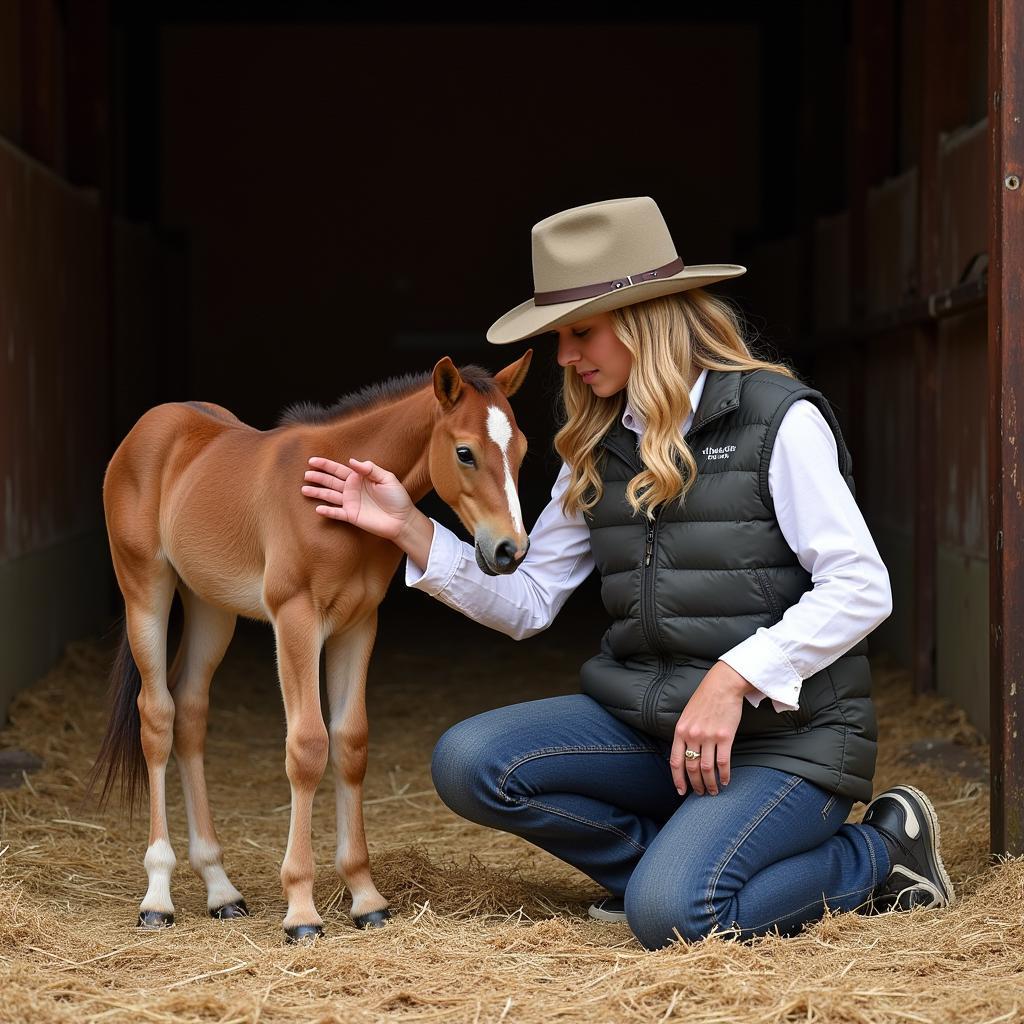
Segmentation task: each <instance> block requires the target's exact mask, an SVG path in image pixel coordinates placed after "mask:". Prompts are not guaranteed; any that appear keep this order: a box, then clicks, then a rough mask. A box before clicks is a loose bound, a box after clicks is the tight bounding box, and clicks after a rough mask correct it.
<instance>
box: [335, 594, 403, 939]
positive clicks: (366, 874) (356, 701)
mask: <svg viewBox="0 0 1024 1024" xmlns="http://www.w3.org/2000/svg"><path fill="white" fill-rule="evenodd" d="M376 632H377V614H376V612H374V613H373V614H372V615H370V616H369V617H368V618H366V619H364V620H363V621H362V622H361V623H359V624H358V625H356V626H353V627H351V628H350V629H348V630H346V631H345V632H344V633H336V634H335V635H334V636H331V637H329V638H328V639H327V697H328V700H329V702H330V708H331V730H330V731H331V763H332V764H333V766H334V781H335V791H336V796H337V804H338V851H337V855H336V857H335V862H334V863H335V867H336V868H337V870H338V874H339V875H341V877H342V878H343V879H344V881H345V883H346V884H347V885H348V887H349V890H350V891H351V893H352V919H353V921H355V923H356V924H357V925H358V926H359V927H360V928H371V927H375V926H377V925H381V924H383V923H384V922H385V921H386V920H387V919H388V918H389V917H390V916H391V915H390V913H389V912H388V902H387V900H386V899H384V897H383V896H381V894H380V893H379V892H378V891H377V887H376V886H375V885H374V884H373V878H372V877H371V876H370V857H369V852H368V851H367V849H366V832H365V830H364V828H363V778H364V777H365V775H366V742H367V733H368V729H367V722H366V669H367V665H368V663H369V660H370V653H371V651H372V650H373V640H374V637H375V636H376Z"/></svg>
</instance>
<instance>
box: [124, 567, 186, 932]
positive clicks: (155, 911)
mask: <svg viewBox="0 0 1024 1024" xmlns="http://www.w3.org/2000/svg"><path fill="white" fill-rule="evenodd" d="M114 567H115V569H116V571H117V579H118V583H119V584H120V586H121V592H122V594H123V595H124V604H125V628H126V630H127V634H128V644H129V646H130V647H131V651H132V657H133V658H134V659H135V664H136V665H137V666H138V668H139V675H140V676H141V677H142V689H141V691H140V692H139V699H138V706H139V718H140V730H141V739H142V751H143V754H144V755H145V758H146V768H147V770H148V774H149V846H148V848H147V850H146V858H145V865H146V872H147V874H148V876H149V888H148V889H147V890H146V896H145V898H144V899H143V901H142V905H141V906H140V908H139V925H140V926H142V927H144V928H163V927H166V926H168V925H171V924H173V923H174V904H173V903H172V902H171V872H173V870H174V864H175V858H174V851H173V850H172V849H171V842H170V836H169V834H168V831H167V801H166V796H165V792H166V790H165V786H166V774H167V759H168V758H169V757H170V754H171V739H172V732H173V728H174V701H173V700H172V699H171V695H170V693H169V691H168V689H167V619H168V616H169V615H170V611H171V601H172V600H173V598H174V587H175V583H176V582H177V573H176V572H175V571H174V569H173V568H172V567H171V565H170V564H169V563H168V562H167V560H166V559H164V558H163V557H161V556H160V555H157V556H156V557H154V558H142V557H133V558H126V557H122V556H120V555H119V554H118V553H115V554H114Z"/></svg>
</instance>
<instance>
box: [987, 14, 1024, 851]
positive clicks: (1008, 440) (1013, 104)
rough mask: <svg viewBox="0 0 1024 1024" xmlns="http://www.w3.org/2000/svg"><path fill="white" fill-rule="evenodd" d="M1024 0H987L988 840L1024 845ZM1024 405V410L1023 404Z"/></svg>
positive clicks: (996, 847) (995, 847)
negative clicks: (989, 156) (1023, 56)
mask: <svg viewBox="0 0 1024 1024" xmlns="http://www.w3.org/2000/svg"><path fill="white" fill-rule="evenodd" d="M1021 47H1024V0H989V63H988V69H989V70H988V80H989V91H988V92H989V99H988V119H989V131H990V133H991V154H992V162H991V173H990V175H989V181H990V189H991V193H990V194H991V204H990V207H989V209H990V213H989V256H990V261H989V288H988V356H989V410H988V411H989V416H988V440H989V446H988V451H989V466H988V469H989V616H990V618H989V624H990V637H989V640H990V648H989V650H990V661H989V665H990V685H991V697H990V707H991V750H992V761H991V772H992V788H991V812H992V817H991V850H992V853H993V854H1001V853H1008V854H1012V855H1018V854H1021V853H1024V810H1022V804H1024V563H1022V561H1021V542H1022V540H1024V466H1022V464H1021V444H1022V443H1024V438H1022V437H1021V430H1022V428H1024V422H1022V420H1021V415H1020V411H1019V410H1018V405H1022V404H1024V401H1022V400H1024V349H1022V344H1024V341H1022V335H1024V284H1022V282H1024V269H1022V268H1024V186H1022V179H1024V125H1022V124H1021V119H1022V118H1024V68H1022V66H1021V60H1020V54H1021V52H1022V51H1021ZM1021 411H1024V410H1021Z"/></svg>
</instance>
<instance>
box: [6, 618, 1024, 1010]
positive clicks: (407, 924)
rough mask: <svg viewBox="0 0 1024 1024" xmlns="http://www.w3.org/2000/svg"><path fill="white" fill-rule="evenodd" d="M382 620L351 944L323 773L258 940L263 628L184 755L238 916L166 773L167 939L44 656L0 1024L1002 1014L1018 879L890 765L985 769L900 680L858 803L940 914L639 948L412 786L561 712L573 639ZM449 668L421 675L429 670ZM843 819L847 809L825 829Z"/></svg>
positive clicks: (79, 687) (1016, 870)
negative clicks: (912, 833)
mask: <svg viewBox="0 0 1024 1024" xmlns="http://www.w3.org/2000/svg"><path fill="white" fill-rule="evenodd" d="M426 604H430V602H428V601H426V600H425V599H424V600H423V602H422V605H426ZM422 605H420V606H417V612H418V613H419V612H420V611H421V610H422ZM432 616H433V617H432ZM453 620H459V621H458V622H455V621H453ZM385 627H386V622H385V623H384V624H382V631H381V636H380V638H379V640H378V645H377V649H376V652H375V655H374V663H373V666H372V668H371V674H370V700H369V706H370V723H371V739H370V768H369V772H368V776H367V786H366V820H367V833H368V837H369V842H370V848H371V858H372V865H373V870H374V876H375V879H376V881H377V885H378V887H379V888H380V890H381V891H382V892H383V893H384V894H385V895H386V896H387V897H388V898H389V899H390V900H391V902H392V909H393V911H394V912H395V914H396V920H395V921H394V922H393V923H392V924H391V925H389V926H388V927H387V928H384V929H380V930H377V931H373V932H360V931H357V930H356V929H355V928H353V927H352V925H351V922H350V919H349V918H348V916H347V913H346V906H347V899H346V894H345V892H344V889H343V887H341V886H340V885H339V883H338V881H337V878H336V876H335V875H334V874H333V871H332V867H331V865H332V861H333V833H334V826H333V799H332V795H331V792H330V787H331V782H330V779H329V777H328V778H325V780H324V783H323V785H322V787H321V790H320V792H319V793H318V796H317V801H316V805H315V817H314V848H315V851H316V856H317V863H318V870H317V879H316V894H317V901H318V906H319V907H320V910H321V913H322V914H323V916H324V919H325V923H326V926H327V934H326V936H325V937H324V938H323V939H320V940H318V941H317V942H316V943H315V944H313V945H303V946H297V947H296V946H286V945H285V944H284V943H283V942H282V932H281V919H282V917H283V914H284V902H283V898H282V896H281V891H280V883H279V880H278V870H279V867H280V860H281V856H282V853H283V850H284V845H285V841H286V834H287V827H288V808H287V803H288V786H287V780H286V778H285V774H284V763H283V762H284V749H283V736H284V724H283V713H282V711H281V704H280V697H279V696H278V693H277V689H276V677H275V675H274V662H273V657H272V646H271V642H270V636H269V632H268V631H267V630H265V629H262V628H259V627H256V626H255V625H251V624H244V625H243V627H241V628H240V630H239V636H237V637H236V639H235V642H234V644H233V646H232V649H231V651H230V652H229V654H228V657H227V659H226V660H225V663H224V665H223V666H222V668H221V670H220V672H219V673H218V676H217V678H216V679H215V682H214V693H213V698H212V703H213V707H212V711H211V723H210V736H209V744H208V757H207V766H208V781H209V785H210V792H211V799H212V803H213V807H214V813H215V816H216V819H217V824H218V830H219V833H220V838H221V841H222V844H223V846H224V849H225V866H226V868H227V870H228V873H229V875H230V877H231V878H232V880H233V881H234V882H235V884H236V885H237V886H238V887H239V888H240V889H241V890H242V892H243V893H244V895H245V897H246V899H247V901H248V903H249V907H250V909H251V911H252V915H253V916H252V917H251V918H249V919H246V920H240V921H231V922H217V921H212V920H210V919H209V918H208V917H207V916H206V902H205V893H204V891H203V887H202V884H201V882H200V880H199V879H198V878H197V877H196V876H195V875H194V874H193V873H192V872H191V870H190V869H189V867H188V863H187V832H186V827H185V818H184V811H183V808H182V801H181V795H180V787H179V785H178V784H177V777H176V773H175V772H174V771H173V768H172V770H171V772H170V773H169V776H168V777H169V780H170V785H169V807H168V810H169V818H170V823H171V839H172V843H173V845H174V848H175V852H176V854H177V856H178V868H177V870H176V872H175V876H174V890H173V891H174V898H175V905H176V908H175V909H176V916H177V921H178V923H177V925H176V926H175V927H174V928H172V929H169V930H167V931H164V932H144V931H138V930H136V929H135V928H134V927H133V924H134V921H135V917H136V913H137V907H138V902H139V900H140V898H141V896H142V894H143V892H144V891H145V887H146V886H145V872H144V869H143V866H142V856H143V853H144V850H145V844H146V831H147V821H146V820H144V819H145V815H143V819H141V820H140V819H139V818H138V817H137V818H136V819H135V821H134V823H133V824H132V825H131V826H129V824H128V823H127V821H126V820H125V819H124V818H123V817H121V816H119V813H118V811H117V809H116V808H111V809H109V810H107V811H105V812H103V813H100V812H99V811H98V810H97V809H96V807H95V805H94V804H93V803H91V802H83V786H82V782H81V780H82V779H83V778H84V776H85V774H86V772H87V770H88V768H89V765H90V764H91V761H92V758H93V757H94V755H95V753H96V750H97V748H98V745H99V739H100V736H101V734H102V729H103V726H104V722H105V698H104V691H105V686H106V682H105V676H106V672H107V668H108V665H109V661H110V657H111V653H112V641H111V640H110V638H106V639H102V640H101V639H97V640H94V641H89V642H82V643H76V644H73V645H71V646H70V647H69V648H68V649H67V652H66V655H65V657H64V659H63V660H62V662H61V663H60V664H59V665H58V666H57V667H56V668H55V669H54V670H53V671H52V672H51V673H50V674H48V675H47V676H46V677H45V678H43V679H41V680H39V681H38V682H37V683H36V684H35V685H34V686H33V687H31V688H29V689H28V690H26V691H24V692H23V693H21V694H20V695H19V696H18V698H17V699H16V701H15V703H14V705H13V706H12V708H11V712H10V717H11V721H10V724H9V725H8V727H7V728H6V730H4V731H3V732H2V733H0V748H2V747H18V748H21V749H24V750H27V751H31V752H33V753H35V754H38V755H39V756H40V757H42V759H43V761H44V767H43V768H42V769H41V770H40V771H38V772H35V773H33V774H30V775H27V776H26V784H24V785H22V787H21V788H19V789H17V790H6V791H0V1021H2V1022H20V1021H32V1022H36V1021H76V1022H84V1021H90V1022H91V1021H97V1022H98V1021H122V1020H132V1021H154V1022H165V1021H218V1022H228V1021H239V1022H241V1021H247V1022H254V1021H288V1022H291V1021H384V1020H386V1021H392V1020H393V1021H403V1022H406V1021H407V1022H413V1021H466V1022H474V1021H479V1022H501V1021H505V1022H509V1024H511V1022H517V1021H518V1022H527V1024H532V1022H539V1021H541V1020H551V1021H557V1022H571V1021H588V1022H592V1021H666V1020H673V1019H678V1020H686V1021H687V1022H688V1024H706V1022H719V1021H722V1022H724V1021H731V1022H737V1024H754V1022H758V1024H774V1022H781V1021H798V1020H799V1021H829V1022H831V1021H836V1022H847V1021H849V1022H863V1024H867V1022H871V1024H874V1022H880V1021H917V1022H938V1021H964V1022H968V1021H970V1022H989V1024H995V1022H997V1021H999V1022H1001V1021H1016V1020H1024V858H1017V859H1009V858H1001V859H999V860H998V861H997V862H995V863H990V860H989V857H988V855H987V841H988V786H987V784H986V783H985V782H984V781H978V780H977V779H976V778H975V779H972V778H971V777H970V771H969V770H966V769H965V771H964V772H959V771H952V770H950V769H949V768H943V767H941V766H939V765H936V764H935V763H933V762H929V761H928V760H927V759H925V760H924V761H923V762H914V763H911V761H910V759H909V757H908V752H910V751H911V749H912V744H914V743H915V741H918V746H920V741H921V740H923V739H927V738H930V739H937V738H942V739H945V740H948V741H951V742H952V743H953V744H955V749H956V750H958V751H960V750H962V752H963V755H964V759H965V762H966V763H967V764H968V765H969V764H972V763H977V761H978V760H980V763H981V764H983V765H984V764H986V763H987V756H988V752H987V749H986V747H985V746H984V745H983V743H982V742H981V740H980V739H979V737H978V736H977V734H976V733H975V731H974V730H973V729H972V728H971V727H970V726H969V724H968V723H967V722H966V720H965V719H964V716H963V714H962V713H961V712H959V711H957V710H956V709H954V708H951V707H950V706H949V705H948V704H946V703H945V702H943V701H941V700H940V699H938V698H933V697H927V698H923V697H922V698H915V697H913V696H912V695H911V693H910V686H909V681H908V679H907V677H906V676H905V675H904V674H903V673H901V672H899V671H896V670H894V669H892V668H891V667H886V666H885V665H876V677H875V678H876V698H877V699H876V703H877V708H878V712H879V719H880V726H881V745H880V757H879V765H878V771H877V774H876V777H875V785H876V792H879V791H880V790H881V789H883V788H885V787H886V786H888V785H892V784H894V783H896V782H911V783H913V784H915V785H918V786H920V787H921V788H923V789H925V791H926V792H927V793H928V794H929V796H930V797H931V799H932V801H933V802H934V803H935V804H936V807H937V809H938V812H939V815H940V819H941V823H942V849H943V854H944V857H945V860H946V863H947V867H948V869H949V871H950V874H951V876H952V879H953V882H954V885H955V886H956V889H957V895H958V903H957V905H956V906H955V907H953V908H950V909H947V910H942V911H920V910H917V911H914V912H912V913H910V914H899V915H888V916H884V917H876V918H869V917H863V916H861V915H857V914H829V915H828V916H827V917H826V918H825V919H824V920H822V921H820V922H818V923H816V924H814V925H813V926H811V927H809V928H808V929H806V930H805V931H804V932H803V933H802V934H801V935H799V936H797V937H794V938H788V939H783V938H778V937H774V936H769V937H766V938H764V939H760V940H757V941H755V942H753V943H749V944H745V943H738V942H734V941H729V940H726V939H722V938H719V937H714V936H713V937H711V938H709V939H708V940H706V941H704V942H701V943H696V944H693V945H686V944H683V943H677V944H676V945H674V946H671V947H669V948H666V949H664V950H661V951H658V952H656V953H650V952H646V951H644V950H643V948H642V947H641V946H640V945H639V944H638V943H637V942H636V941H635V940H634V939H633V938H632V936H631V934H630V932H629V930H628V928H627V927H626V926H625V925H602V924H598V923H596V922H592V921H590V920H589V919H588V918H587V917H586V906H587V903H588V902H589V900H590V899H591V898H593V897H596V896H598V895H600V892H599V890H598V889H597V888H596V887H595V885H594V884H593V883H592V882H591V881H590V880H589V879H587V878H586V877H584V876H583V875H581V874H579V873H577V872H575V871H574V870H572V869H571V868H569V867H567V866H565V865H563V864H561V863H560V862H558V861H557V860H555V859H554V858H552V857H550V856H548V855H547V854H545V853H543V852H542V851H540V850H537V849H536V848H534V847H533V846H531V845H529V844H528V843H525V842H523V841H522V840H518V839H516V838H514V837H511V836H508V835H504V834H502V833H499V832H495V831H491V830H488V829H484V828H480V827H478V826H475V825H473V824H471V823H469V822H466V821H463V820H462V819H460V818H458V817H457V816H456V815H454V814H453V813H451V812H450V811H449V810H448V809H447V808H446V807H445V806H444V805H443V804H442V803H441V801H440V800H439V799H438V798H437V796H436V795H435V794H434V792H433V789H432V786H431V782H430V775H429V760H430V751H431V749H432V746H433V743H434V741H435V740H436V739H437V737H438V736H439V735H440V733H441V732H442V731H443V729H444V728H445V727H447V725H449V724H451V723H453V722H455V721H458V720H460V719H462V718H465V717H466V716H468V715H470V714H474V713H476V712H478V711H481V710H484V709H486V708H488V707H496V706H499V705H501V704H507V703H513V702H516V701H519V700H525V699H532V698H535V697H542V696H550V695H552V694H555V693H567V692H572V691H573V690H574V688H575V671H576V667H577V666H578V663H579V661H580V660H581V658H582V657H583V656H584V655H585V654H586V653H588V652H589V650H590V648H591V647H593V646H594V645H595V644H596V637H595V636H594V635H592V634H593V627H590V628H589V634H590V635H587V636H586V637H585V638H581V639H580V640H579V641H574V640H572V638H571V637H570V636H569V634H566V633H564V632H563V633H562V634H560V635H557V634H554V632H553V631H552V635H551V637H550V638H549V639H545V637H547V636H548V634H543V635H542V636H541V637H537V638H534V639H533V640H531V641H529V642H527V643H525V644H515V643H514V642H512V641H509V640H506V639H505V638H504V637H500V636H497V635H496V634H493V633H491V632H489V631H486V630H483V629H480V628H479V627H473V626H472V624H469V623H463V622H462V620H460V619H459V617H458V616H457V615H454V614H452V613H451V612H448V611H447V610H444V609H442V610H441V615H440V617H437V616H436V615H434V614H433V612H430V613H427V612H423V613H422V614H421V615H419V616H418V618H417V620H416V621H415V622H412V623H406V624H403V625H402V626H401V628H400V629H398V628H396V629H395V630H394V632H393V633H392V632H389V630H388V629H387V628H385ZM585 632H586V631H585ZM439 639H440V641H441V644H440V649H439V648H438V646H436V645H438V641H439ZM574 645H576V646H574ZM452 650H457V651H458V656H457V657H455V658H451V659H450V661H451V663H448V661H449V659H446V658H445V657H444V656H442V654H441V653H440V652H441V651H445V652H450V651H452ZM863 810H864V807H863V805H862V804H857V805H855V807H854V810H853V813H852V815H851V820H853V821H857V820H859V819H860V817H861V815H862V813H863Z"/></svg>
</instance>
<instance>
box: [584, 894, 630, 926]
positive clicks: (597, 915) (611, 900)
mask: <svg viewBox="0 0 1024 1024" xmlns="http://www.w3.org/2000/svg"><path fill="white" fill-rule="evenodd" d="M587 913H588V914H589V915H590V916H591V917H592V918H593V919H594V920H595V921H604V922H605V924H625V923H626V904H625V901H624V900H623V899H622V898H621V897H620V896H605V898H604V899H603V900H598V901H597V902H596V903H591V904H590V909H589V910H588V911H587Z"/></svg>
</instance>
